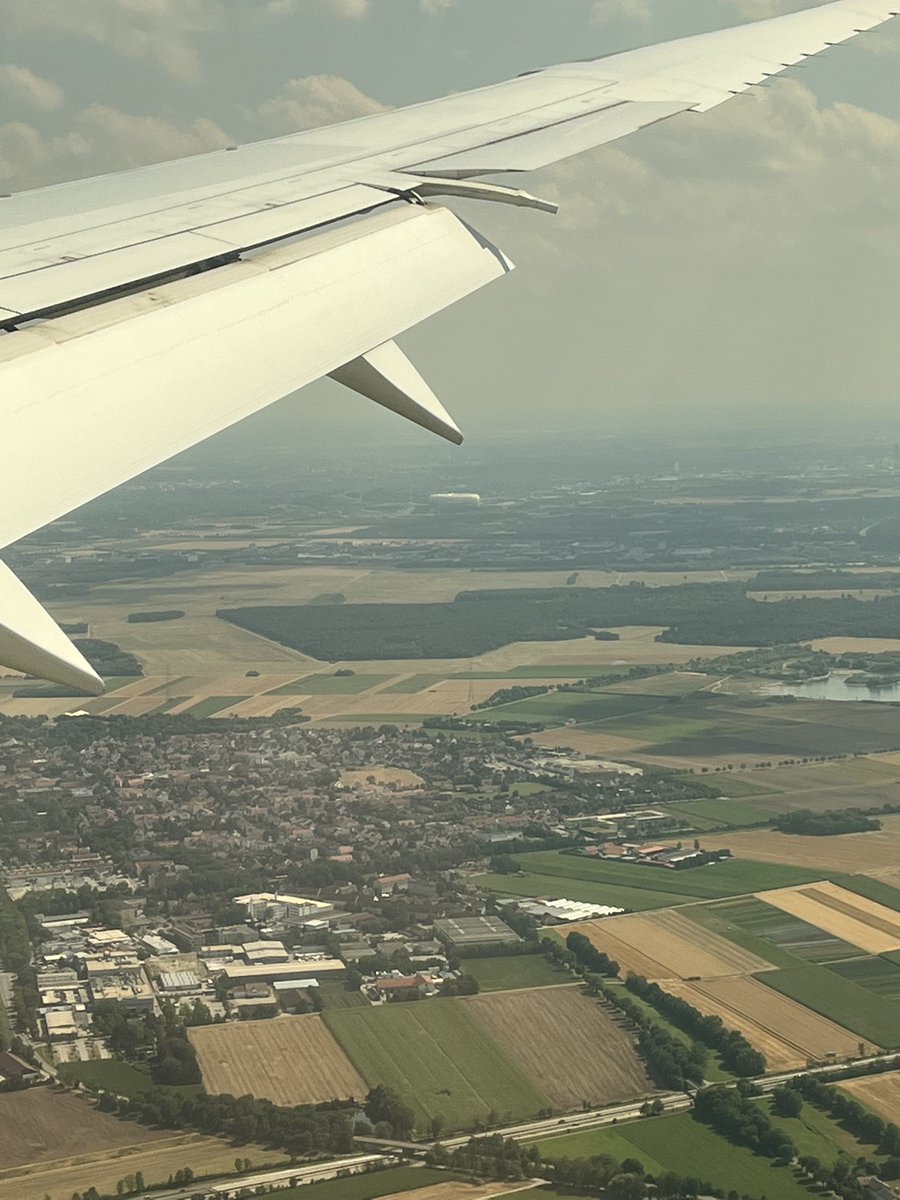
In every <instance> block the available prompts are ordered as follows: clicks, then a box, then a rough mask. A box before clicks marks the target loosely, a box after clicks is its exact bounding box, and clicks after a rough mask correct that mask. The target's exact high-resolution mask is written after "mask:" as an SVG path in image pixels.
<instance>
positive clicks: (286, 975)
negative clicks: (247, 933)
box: [225, 958, 347, 985]
mask: <svg viewBox="0 0 900 1200" xmlns="http://www.w3.org/2000/svg"><path fill="white" fill-rule="evenodd" d="M346 969H347V968H346V967H345V966H344V964H343V963H342V962H341V960H340V959H339V958H320V959H315V960H314V961H312V962H304V961H298V960H297V959H294V960H292V961H291V962H286V963H258V964H254V965H253V966H250V965H249V964H247V963H227V964H226V966H225V978H226V979H227V980H228V982H229V984H233V985H238V984H241V983H278V982H280V981H281V980H282V979H298V978H300V977H301V976H304V975H308V974H309V972H310V971H315V973H316V976H320V975H327V976H328V977H329V978H334V977H335V976H337V975H338V974H340V973H342V972H343V971H346Z"/></svg>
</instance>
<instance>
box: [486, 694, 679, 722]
mask: <svg viewBox="0 0 900 1200" xmlns="http://www.w3.org/2000/svg"><path fill="white" fill-rule="evenodd" d="M665 703H667V702H666V701H664V700H660V699H659V698H658V697H655V696H631V695H625V694H622V693H615V692H550V693H548V694H547V695H546V696H532V697H530V698H529V699H527V700H513V701H512V702H511V703H509V704H499V705H497V707H496V708H482V709H479V710H478V711H477V712H475V713H472V715H471V717H470V720H473V721H527V722H529V723H533V724H535V725H564V724H565V723H566V721H578V722H579V724H581V723H585V722H595V723H596V722H597V721H605V720H606V719H607V718H612V717H620V716H622V715H625V714H628V713H638V712H644V711H646V710H647V709H654V708H659V706H660V704H665Z"/></svg>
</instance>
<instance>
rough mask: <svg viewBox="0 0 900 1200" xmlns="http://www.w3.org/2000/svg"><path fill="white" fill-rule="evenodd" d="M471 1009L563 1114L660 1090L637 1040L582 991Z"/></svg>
mask: <svg viewBox="0 0 900 1200" xmlns="http://www.w3.org/2000/svg"><path fill="white" fill-rule="evenodd" d="M466 1005H467V1008H468V1011H469V1013H471V1014H472V1015H473V1016H474V1017H475V1019H476V1020H477V1021H478V1022H479V1024H481V1025H482V1026H483V1027H484V1028H485V1029H486V1031H487V1032H488V1033H489V1034H490V1035H491V1037H493V1038H494V1040H495V1041H496V1042H498V1043H499V1045H500V1048H501V1049H502V1050H503V1051H504V1052H505V1053H506V1054H507V1055H508V1056H509V1057H510V1058H511V1059H512V1060H513V1062H515V1063H516V1064H517V1065H518V1066H519V1067H521V1068H522V1070H523V1071H524V1072H525V1073H526V1074H527V1075H529V1076H530V1077H531V1078H532V1079H533V1080H534V1081H535V1083H536V1084H537V1085H538V1086H539V1087H540V1089H541V1091H542V1092H543V1093H544V1094H545V1095H546V1096H548V1097H549V1098H550V1099H551V1100H552V1101H553V1103H554V1104H556V1105H558V1106H559V1107H560V1108H575V1107H577V1106H578V1105H580V1104H581V1102H582V1100H591V1101H593V1102H595V1103H598V1104H609V1103H612V1102H613V1101H616V1100H630V1099H632V1098H634V1097H637V1096H641V1095H644V1094H646V1093H647V1092H648V1091H651V1090H652V1088H653V1085H652V1084H651V1083H650V1081H649V1079H648V1078H647V1075H646V1073H645V1071H644V1068H643V1065H642V1064H641V1062H640V1060H639V1059H638V1057H637V1054H636V1053H635V1050H634V1043H633V1040H632V1038H631V1036H630V1035H629V1034H627V1033H626V1032H625V1031H624V1030H623V1029H620V1028H619V1026H618V1025H616V1024H615V1022H613V1020H612V1019H611V1018H610V1017H609V1016H608V1015H607V1014H606V1013H605V1012H604V1011H603V1010H602V1009H601V1008H600V1007H599V1005H598V1004H597V1002H596V1001H594V1000H590V999H588V997H587V996H584V995H582V993H581V992H580V991H578V990H577V989H575V988H572V987H567V986H563V987H548V988H534V989H531V990H528V991H522V992H495V993H494V994H492V995H491V994H487V995H483V996H477V997H474V998H473V999H471V1000H467V1001H466ZM525 1031H527V1036H523V1034H524V1033H525Z"/></svg>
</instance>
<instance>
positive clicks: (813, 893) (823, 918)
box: [758, 839, 900, 954]
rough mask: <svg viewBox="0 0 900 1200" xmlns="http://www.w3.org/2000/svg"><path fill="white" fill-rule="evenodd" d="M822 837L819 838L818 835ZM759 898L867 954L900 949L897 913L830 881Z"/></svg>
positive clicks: (762, 895)
mask: <svg viewBox="0 0 900 1200" xmlns="http://www.w3.org/2000/svg"><path fill="white" fill-rule="evenodd" d="M819 840H821V839H819ZM758 899H760V900H763V901H765V903H766V904H771V905H772V906H773V907H774V908H780V909H781V910H782V911H783V912H786V913H790V914H791V916H794V917H799V918H800V919H801V920H802V921H807V922H808V923H809V924H810V925H815V926H816V928H818V929H824V930H825V932H826V933H830V934H832V935H833V936H834V937H838V938H841V939H842V940H843V941H845V942H849V943H850V945H851V946H859V948H860V950H865V951H866V953H867V954H884V953H885V952H886V951H888V950H900V913H895V912H893V911H892V910H891V909H889V908H885V907H884V905H882V904H876V903H875V901H873V900H867V899H866V898H865V897H864V896H857V895H855V894H854V893H853V892H848V891H846V890H845V889H844V888H840V887H837V885H836V884H833V883H814V884H808V885H806V886H805V887H798V888H780V889H778V890H777V891H773V892H760V893H759V895H758Z"/></svg>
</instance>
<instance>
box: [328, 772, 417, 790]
mask: <svg viewBox="0 0 900 1200" xmlns="http://www.w3.org/2000/svg"><path fill="white" fill-rule="evenodd" d="M370 779H374V780H375V782H376V783H378V784H382V785H390V784H395V785H396V786H397V787H399V788H417V787H420V786H421V784H422V779H421V777H420V776H419V775H416V774H415V772H413V771H406V770H404V769H403V768H402V767H366V768H365V769H364V770H362V771H341V783H343V784H345V785H346V786H347V787H359V786H361V785H364V784H367V783H368V782H369V780H370Z"/></svg>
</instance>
